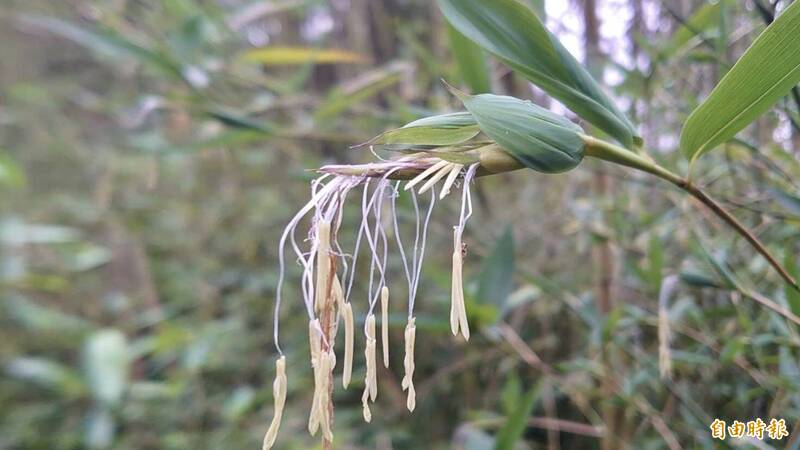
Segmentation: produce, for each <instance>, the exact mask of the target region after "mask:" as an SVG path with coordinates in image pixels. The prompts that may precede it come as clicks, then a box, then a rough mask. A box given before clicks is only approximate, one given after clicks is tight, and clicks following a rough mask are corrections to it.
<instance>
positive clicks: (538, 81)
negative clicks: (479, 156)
mask: <svg viewBox="0 0 800 450" xmlns="http://www.w3.org/2000/svg"><path fill="white" fill-rule="evenodd" d="M439 6H440V8H441V10H442V13H443V14H444V16H445V17H446V18H447V20H448V22H450V24H451V25H452V26H453V27H455V28H456V29H457V30H458V31H459V32H461V34H463V35H464V36H466V37H467V38H469V39H471V40H472V41H474V42H475V43H476V44H478V45H479V46H481V47H483V48H484V49H485V50H486V51H488V52H490V53H492V54H493V55H495V56H496V57H497V58H499V59H500V60H502V61H503V62H504V63H505V64H507V65H508V66H510V67H511V68H512V69H514V70H515V71H517V72H519V73H520V74H522V75H523V76H525V77H526V78H527V79H528V80H530V81H531V82H532V83H534V84H535V85H537V86H539V87H540V88H541V89H543V90H544V91H545V92H547V93H548V94H550V95H551V96H553V97H555V98H556V99H558V100H559V101H561V102H562V103H563V104H564V105H566V106H567V107H568V108H570V109H571V110H572V111H574V112H575V113H576V114H578V115H579V116H580V117H581V118H583V119H585V120H586V121H588V122H590V123H592V124H593V125H595V126H596V127H597V128H599V129H601V130H603V131H604V132H606V133H608V134H609V135H611V136H612V137H614V138H615V139H616V140H618V141H619V142H620V143H621V144H623V145H624V146H626V147H628V148H632V147H635V146H638V145H639V144H641V138H640V137H639V136H638V135H637V133H636V130H635V128H634V126H633V124H632V123H631V122H630V120H628V118H627V117H626V116H625V115H624V114H622V112H620V111H619V110H618V109H617V108H616V106H615V105H614V103H613V102H612V100H611V99H610V98H609V97H608V96H607V95H606V94H605V93H604V92H603V91H602V89H601V88H600V86H599V85H598V84H597V82H596V81H595V80H594V79H593V78H592V77H591V75H589V73H588V72H587V71H586V69H584V68H583V67H582V66H581V65H580V63H578V61H576V60H575V58H574V57H573V56H572V55H571V54H570V53H569V52H568V51H567V49H566V48H564V46H563V45H561V43H560V42H559V41H558V40H557V39H556V37H555V36H553V34H551V33H550V32H549V31H548V30H547V29H546V28H545V27H544V25H543V24H542V22H541V21H540V20H539V18H538V17H537V16H536V14H534V12H533V11H531V10H530V9H529V8H528V7H526V6H525V5H523V4H521V3H519V2H517V1H516V0H493V1H491V2H488V1H484V0H439Z"/></svg>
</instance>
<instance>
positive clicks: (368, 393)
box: [361, 314, 378, 422]
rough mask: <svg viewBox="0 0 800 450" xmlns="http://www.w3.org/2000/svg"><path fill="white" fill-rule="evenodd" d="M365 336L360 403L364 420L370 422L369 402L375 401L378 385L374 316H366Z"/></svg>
mask: <svg viewBox="0 0 800 450" xmlns="http://www.w3.org/2000/svg"><path fill="white" fill-rule="evenodd" d="M365 334H366V337H367V345H366V348H365V349H364V358H365V359H366V362H367V375H366V378H365V380H364V394H363V395H362V396H361V403H362V404H363V407H364V420H365V421H367V422H369V421H371V420H372V413H371V412H370V409H369V400H372V401H373V402H374V401H375V398H376V397H377V396H378V384H377V380H376V373H375V372H376V362H375V315H374V314H369V315H367V323H366V329H365Z"/></svg>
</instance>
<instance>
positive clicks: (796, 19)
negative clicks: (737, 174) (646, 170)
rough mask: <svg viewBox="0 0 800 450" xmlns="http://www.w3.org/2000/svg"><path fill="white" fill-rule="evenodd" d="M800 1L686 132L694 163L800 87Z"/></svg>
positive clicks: (696, 113) (687, 151) (728, 78)
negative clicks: (794, 88) (788, 93)
mask: <svg viewBox="0 0 800 450" xmlns="http://www.w3.org/2000/svg"><path fill="white" fill-rule="evenodd" d="M799 35H800V2H795V3H793V4H791V5H789V7H788V8H787V9H786V10H785V11H784V13H783V14H781V15H780V17H778V18H777V19H776V20H775V21H774V22H773V23H772V24H771V25H770V26H769V27H767V29H766V30H764V32H763V33H761V35H759V36H758V38H756V40H755V41H754V42H753V44H752V45H751V46H750V48H748V49H747V51H746V52H745V53H744V55H742V57H741V58H740V59H739V61H737V62H736V64H735V65H734V66H733V68H732V69H731V70H730V71H729V72H728V73H727V74H726V75H725V76H724V77H723V78H722V80H721V81H720V82H719V84H718V85H717V86H716V87H715V88H714V90H713V91H712V92H711V94H710V95H709V96H708V98H707V99H706V100H705V101H704V102H703V103H702V104H701V105H700V106H699V107H697V108H696V109H695V110H694V111H693V112H692V114H691V115H690V116H689V119H688V120H687V121H686V125H685V126H684V128H683V132H682V133H681V150H682V151H683V152H684V155H685V156H686V157H687V158H689V159H690V160H692V161H694V160H695V159H697V158H698V157H699V156H700V155H702V154H703V153H705V152H707V151H709V150H711V149H713V148H714V147H716V146H717V145H719V144H721V143H723V142H725V141H727V140H728V139H730V138H732V137H733V136H734V135H735V134H736V133H738V132H739V131H741V130H742V129H743V128H744V127H745V126H747V125H748V124H750V123H751V122H752V121H754V120H755V119H756V118H758V116H760V115H761V114H763V113H764V112H765V111H767V110H768V109H769V108H770V107H771V106H772V105H773V104H775V102H777V101H778V100H779V99H780V98H781V97H783V96H784V95H786V93H787V92H789V91H790V90H791V88H792V87H794V86H795V85H797V83H800V40H799V39H798V38H797V37H798V36H799Z"/></svg>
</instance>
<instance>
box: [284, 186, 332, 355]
mask: <svg viewBox="0 0 800 450" xmlns="http://www.w3.org/2000/svg"><path fill="white" fill-rule="evenodd" d="M326 177H327V175H323V176H321V177H319V178H318V179H317V180H315V183H314V184H312V195H311V200H309V201H308V203H306V204H305V205H303V207H302V208H300V211H298V212H297V214H295V215H294V217H292V220H291V221H289V224H288V225H287V226H286V228H285V229H284V230H283V234H282V235H281V240H280V244H279V246H278V267H279V269H278V285H277V287H276V288H275V309H274V314H273V333H274V335H273V338H274V342H275V348H276V349H277V350H278V354H280V355H283V351H282V350H281V346H280V343H279V340H278V335H279V322H280V320H279V319H280V309H281V298H282V297H281V294H282V290H283V280H284V277H285V275H286V263H285V258H284V249H285V248H286V239H288V238H289V237H290V236H291V238H292V239H291V240H292V245H293V247H294V250H295V253H297V255H298V258H300V260H301V263H302V264H303V266H304V268H305V271H306V272H308V271H309V265H310V263H309V262H308V261H306V260H305V258H303V256H302V252H301V251H300V249H299V247H298V246H297V242H296V241H295V240H294V232H295V229H296V228H297V224H298V223H299V222H300V220H301V219H302V218H303V217H305V215H306V214H308V212H309V211H311V209H312V208H314V207H315V206H317V205H318V204H319V202H320V200H321V199H322V198H324V197H325V196H327V195H329V194H330V193H331V192H332V191H333V189H334V187H336V185H335V184H334V183H328V184H327V185H326V186H325V187H324V188H323V189H322V190H320V191H319V192H317V191H316V187H315V186H316V184H318V183H319V181H321V180H323V179H325V178H326ZM303 299H304V300H305V305H306V311H307V312H308V317H309V319H311V318H313V317H314V314H313V305H312V304H311V299H310V297H309V290H308V289H307V286H306V284H305V283H304V284H303Z"/></svg>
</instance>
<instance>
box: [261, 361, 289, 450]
mask: <svg viewBox="0 0 800 450" xmlns="http://www.w3.org/2000/svg"><path fill="white" fill-rule="evenodd" d="M286 384H287V383H286V357H285V356H281V357H280V358H278V359H277V361H275V381H274V382H273V383H272V396H273V398H274V401H275V406H274V409H275V412H274V415H273V416H272V423H270V424H269V429H268V430H267V434H266V435H264V445H263V446H262V450H269V449H271V448H272V446H273V445H275V438H276V437H277V436H278V428H280V426H281V418H282V417H283V407H284V405H285V404H286Z"/></svg>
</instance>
